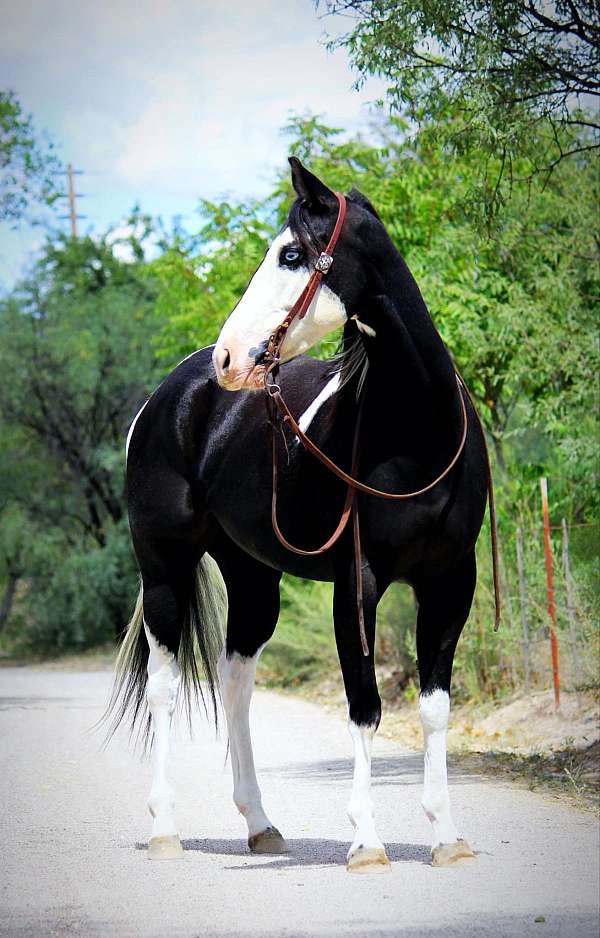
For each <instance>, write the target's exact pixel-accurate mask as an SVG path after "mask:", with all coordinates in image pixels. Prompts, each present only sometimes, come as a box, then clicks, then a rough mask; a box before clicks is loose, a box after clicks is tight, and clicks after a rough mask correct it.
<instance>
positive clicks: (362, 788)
mask: <svg viewBox="0 0 600 938" xmlns="http://www.w3.org/2000/svg"><path fill="white" fill-rule="evenodd" d="M362 570H363V601H364V615H365V630H366V636H367V642H368V646H369V656H368V657H366V656H365V655H364V654H363V651H362V646H361V640H360V633H359V624H358V612H357V597H356V581H355V575H354V561H353V560H352V561H349V562H348V563H346V564H345V565H343V566H342V569H341V570H339V571H338V575H337V576H336V580H335V586H334V598H333V616H334V623H335V638H336V643H337V649H338V655H339V658H340V664H341V667H342V675H343V678H344V687H345V689H346V697H347V700H348V728H349V731H350V736H351V738H352V742H353V744H354V778H353V782H352V795H351V797H350V802H349V804H348V816H349V818H350V821H351V823H352V825H353V827H354V840H353V841H352V845H351V847H350V850H349V851H348V857H347V869H348V871H349V872H351V873H380V872H381V873H383V872H387V871H389V870H390V869H391V867H390V863H389V860H388V858H387V855H386V852H385V847H384V846H383V844H382V842H381V840H380V838H379V835H378V834H377V831H376V829H375V821H374V817H373V802H372V800H371V751H372V747H373V738H374V736H375V732H376V730H377V727H378V726H379V720H380V718H381V700H380V698H379V693H378V690H377V681H376V678H375V663H374V657H373V650H374V644H375V615H376V608H377V600H378V592H377V584H376V581H375V576H374V575H373V573H372V571H371V569H370V567H369V566H368V564H366V562H365V560H364V558H363V567H362Z"/></svg>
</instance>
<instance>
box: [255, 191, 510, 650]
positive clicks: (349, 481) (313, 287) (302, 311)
mask: <svg viewBox="0 0 600 938" xmlns="http://www.w3.org/2000/svg"><path fill="white" fill-rule="evenodd" d="M335 195H336V198H337V200H338V214H337V219H336V222H335V225H334V228H333V231H332V233H331V237H330V239H329V241H328V243H327V247H326V248H325V250H324V251H323V252H322V253H321V254H320V255H319V257H318V259H317V260H316V262H315V269H314V271H313V272H312V274H311V275H310V277H309V280H308V283H307V284H306V286H305V287H304V289H303V290H302V292H301V294H300V296H299V297H298V299H297V300H296V302H295V303H294V305H293V306H292V307H291V309H290V310H289V311H288V313H287V315H286V316H285V318H284V319H283V320H282V322H281V323H280V324H279V326H277V328H276V329H275V330H274V331H273V332H272V333H271V335H270V336H269V340H268V344H267V351H266V352H265V356H264V361H265V372H264V387H265V392H266V394H267V401H268V405H269V410H270V423H271V455H272V479H273V485H272V495H271V522H272V525H273V531H274V532H275V535H276V537H277V539H278V540H279V542H280V543H281V544H282V545H283V547H285V548H286V549H287V550H289V551H291V552H292V553H294V554H299V555H300V556H302V557H316V556H319V555H320V554H324V553H325V552H326V551H328V550H329V549H330V548H331V547H333V545H334V544H335V543H336V541H337V540H338V539H339V538H340V537H341V535H342V533H343V531H344V530H345V528H346V525H347V523H348V519H349V517H350V515H352V527H353V538H354V566H355V576H356V604H357V610H358V624H359V632H360V641H361V645H362V651H363V654H364V655H365V656H368V655H369V645H368V642H367V637H366V633H365V619H364V604H363V583H362V565H361V544H360V522H359V516H358V503H357V499H356V493H357V492H364V493H365V494H367V495H373V496H375V497H377V498H386V499H389V500H390V501H406V500H408V499H410V498H416V497H417V496H419V495H424V494H425V493H426V492H429V491H431V489H433V488H435V486H436V485H438V483H440V482H441V481H442V479H445V478H446V476H447V475H448V473H449V472H451V470H452V469H453V468H454V466H455V465H456V463H457V462H458V460H459V458H460V456H461V454H462V452H463V450H464V447H465V442H466V439H467V429H468V418H467V409H466V405H465V395H466V396H467V398H468V399H469V402H470V404H471V407H472V408H473V412H474V414H475V417H476V420H477V422H478V424H479V427H480V429H481V432H482V438H483V441H484V448H485V456H486V464H487V489H488V502H489V507H490V527H491V541H492V569H493V580H494V601H495V623H494V630H495V631H496V630H497V629H498V625H499V623H500V587H499V578H498V548H497V532H496V513H495V507H494V490H493V482H492V472H491V466H490V460H489V453H488V449H487V443H486V439H485V433H484V431H483V425H482V423H481V420H480V418H479V414H478V413H477V411H476V410H475V406H474V404H473V399H472V397H471V395H470V393H469V391H468V389H467V387H466V385H465V383H464V381H463V379H462V378H461V377H460V375H459V374H458V373H456V381H457V387H458V394H459V400H460V410H461V421H462V429H461V436H460V442H459V444H458V448H457V450H456V452H455V453H454V456H453V457H452V459H451V460H450V462H449V463H448V465H447V466H446V468H445V469H444V470H443V472H441V473H440V474H439V475H438V476H437V477H436V478H435V479H434V480H433V481H432V482H429V483H428V484H427V485H425V486H423V488H420V489H417V490H415V491H414V492H403V493H401V494H396V493H394V492H383V491H381V490H380V489H375V488H372V487H371V486H370V485H365V483H364V482H360V481H359V480H358V479H357V478H356V475H357V472H358V463H359V455H360V427H361V418H362V410H363V399H362V398H361V400H360V401H359V406H358V414H357V419H356V427H355V431H354V441H353V444H352V462H351V470H350V473H347V472H345V471H344V470H343V469H341V468H340V467H339V466H338V465H336V463H334V462H333V460H331V459H330V458H329V457H328V456H326V455H325V453H324V452H323V451H322V450H321V449H319V447H318V446H317V445H316V444H315V443H313V442H312V440H310V439H309V438H308V437H307V436H306V434H305V433H304V431H303V430H302V429H301V428H300V426H299V425H298V423H297V421H296V419H295V417H294V416H293V414H292V413H291V411H290V409H289V407H288V406H287V404H286V403H285V401H284V399H283V397H282V394H281V388H280V387H279V385H278V384H277V383H276V382H275V379H274V372H275V371H276V369H277V368H278V367H279V363H280V360H281V346H282V345H283V342H284V340H285V337H286V334H287V331H288V329H289V327H290V325H291V323H292V322H293V321H294V319H303V318H304V316H305V315H306V313H307V311H308V308H309V306H310V304H311V302H312V300H313V298H314V296H315V294H316V292H317V290H318V288H319V287H320V285H321V281H322V280H323V277H324V276H325V275H326V274H327V273H328V271H329V270H330V268H331V266H332V264H333V252H334V249H335V246H336V244H337V241H338V238H339V236H340V232H341V230H342V225H343V224H344V219H345V217H346V199H345V197H344V196H343V195H342V193H341V192H336V193H335ZM273 405H274V407H276V408H277V410H278V411H279V414H280V415H281V418H282V422H283V424H287V425H288V426H289V427H290V429H291V431H292V433H293V434H294V435H295V436H296V437H297V439H298V440H299V441H300V443H302V445H303V446H304V448H305V449H306V450H308V452H309V453H312V454H313V456H315V457H316V458H317V459H318V460H319V461H320V462H321V463H323V465H324V466H325V467H326V468H327V469H328V470H329V471H330V472H332V473H333V474H334V475H336V476H337V477H338V478H339V479H341V480H342V482H345V483H346V485H347V486H348V490H347V493H346V499H345V501H344V507H343V509H342V514H341V517H340V520H339V522H338V524H337V526H336V528H335V530H334V532H333V534H331V536H330V537H329V538H328V539H327V540H326V541H325V543H324V544H322V545H321V546H320V547H316V548H315V549H314V550H305V549H303V548H300V547H296V546H295V545H294V544H291V543H290V542H289V541H288V540H287V538H286V537H285V536H284V534H283V533H282V531H281V528H280V527H279V522H278V520H277V431H276V426H275V420H274V409H273Z"/></svg>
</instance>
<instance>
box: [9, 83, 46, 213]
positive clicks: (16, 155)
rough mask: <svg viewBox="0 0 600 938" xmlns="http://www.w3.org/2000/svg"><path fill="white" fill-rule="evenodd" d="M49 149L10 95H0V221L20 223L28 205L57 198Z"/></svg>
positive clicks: (16, 99) (29, 118) (29, 117)
mask: <svg viewBox="0 0 600 938" xmlns="http://www.w3.org/2000/svg"><path fill="white" fill-rule="evenodd" d="M59 167H60V164H59V162H58V160H57V158H56V156H55V154H54V153H53V146H52V144H51V143H50V142H48V141H43V140H41V139H40V137H39V135H38V134H36V131H35V128H34V126H33V120H32V118H31V115H27V114H24V113H23V110H22V108H21V105H20V103H19V100H18V98H17V96H16V95H15V93H14V92H13V91H0V221H8V222H11V223H13V224H15V223H17V222H18V221H19V220H20V219H22V218H23V217H24V215H25V213H26V212H27V210H28V209H29V207H30V206H31V204H32V203H38V204H39V203H45V204H51V203H52V202H54V201H55V199H56V198H58V191H57V188H56V185H55V181H54V178H53V172H55V171H56V170H57V169H59Z"/></svg>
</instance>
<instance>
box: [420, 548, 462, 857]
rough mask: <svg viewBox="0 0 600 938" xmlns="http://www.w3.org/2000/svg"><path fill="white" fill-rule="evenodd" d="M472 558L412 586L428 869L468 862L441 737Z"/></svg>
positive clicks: (445, 720) (446, 721)
mask: <svg viewBox="0 0 600 938" xmlns="http://www.w3.org/2000/svg"><path fill="white" fill-rule="evenodd" d="M475 577H476V570H475V557H474V555H473V554H470V555H469V556H468V557H467V558H466V559H465V560H464V561H463V562H462V564H461V565H460V566H459V567H456V568H455V569H454V570H452V571H451V572H450V573H448V574H446V575H444V576H436V577H429V578H421V579H420V580H419V582H415V584H414V585H415V593H416V596H417V600H418V604H419V613H418V616H417V656H418V660H419V675H420V681H421V693H420V697H419V712H420V717H421V724H422V727H423V739H424V746H425V782H424V789H423V802H422V804H423V808H424V810H425V813H426V814H427V817H428V818H429V820H430V821H431V824H432V827H433V846H432V850H431V856H432V862H433V865H434V866H447V865H448V864H450V863H454V862H456V861H457V860H461V859H465V858H472V857H473V856H474V854H473V851H472V850H471V848H470V847H469V845H468V843H467V842H466V840H464V839H463V838H462V837H460V836H459V832H458V830H457V828H456V826H455V824H454V821H453V819H452V815H451V812H450V798H449V795H448V777H447V769H446V733H447V729H448V717H449V714H450V681H451V676H452V662H453V659H454V652H455V650H456V643H457V642H458V639H459V636H460V633H461V631H462V629H463V626H464V624H465V622H466V620H467V617H468V615H469V610H470V608H471V601H472V599H473V592H474V589H475Z"/></svg>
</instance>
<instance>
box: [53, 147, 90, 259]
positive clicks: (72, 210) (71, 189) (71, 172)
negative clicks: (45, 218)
mask: <svg viewBox="0 0 600 938" xmlns="http://www.w3.org/2000/svg"><path fill="white" fill-rule="evenodd" d="M57 175H60V176H62V175H64V174H63V173H59V174H57ZM82 175H83V170H81V169H73V165H72V164H71V163H67V170H66V177H67V191H66V193H63V194H62V196H61V198H63V199H68V201H69V214H68V215H61V216H60V217H61V218H68V219H69V220H70V223H71V237H72V238H73V240H75V238H76V237H77V220H78V219H80V218H85V217H86V216H85V215H78V214H77V206H76V199H82V198H83V195H82V194H81V193H80V192H75V183H74V182H73V176H82Z"/></svg>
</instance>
